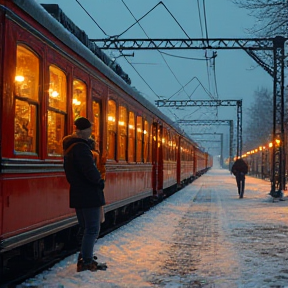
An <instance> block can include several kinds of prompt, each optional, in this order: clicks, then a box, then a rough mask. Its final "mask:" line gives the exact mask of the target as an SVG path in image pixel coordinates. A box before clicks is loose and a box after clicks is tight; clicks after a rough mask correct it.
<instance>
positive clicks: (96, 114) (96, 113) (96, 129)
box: [92, 101, 101, 151]
mask: <svg viewBox="0 0 288 288" xmlns="http://www.w3.org/2000/svg"><path fill="white" fill-rule="evenodd" d="M100 116H101V115H100V104H99V103H97V102H95V101H93V118H94V119H93V123H94V125H93V129H92V138H93V139H94V140H95V149H96V150H98V151H100V119H101V117H100Z"/></svg>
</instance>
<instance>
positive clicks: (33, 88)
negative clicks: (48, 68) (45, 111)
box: [15, 45, 39, 102]
mask: <svg viewBox="0 0 288 288" xmlns="http://www.w3.org/2000/svg"><path fill="white" fill-rule="evenodd" d="M38 87H39V59H38V57H37V56H36V55H35V54H33V53H32V52H31V51H30V50H28V49H27V48H25V47H23V46H21V45H18V46H17V64H16V76H15V94H16V95H17V96H19V97H24V98H26V99H30V100H34V101H37V102H38V100H39V95H38Z"/></svg>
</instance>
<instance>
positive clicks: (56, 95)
mask: <svg viewBox="0 0 288 288" xmlns="http://www.w3.org/2000/svg"><path fill="white" fill-rule="evenodd" d="M50 95H51V97H54V98H56V97H58V96H59V93H58V92H57V91H52V93H50Z"/></svg>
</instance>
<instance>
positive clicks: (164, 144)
mask: <svg viewBox="0 0 288 288" xmlns="http://www.w3.org/2000/svg"><path fill="white" fill-rule="evenodd" d="M167 138H168V136H167V129H166V128H163V136H162V149H163V159H164V160H168V154H169V146H168V141H167V140H168V139H167Z"/></svg>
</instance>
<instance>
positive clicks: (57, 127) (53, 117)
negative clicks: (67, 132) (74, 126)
mask: <svg viewBox="0 0 288 288" xmlns="http://www.w3.org/2000/svg"><path fill="white" fill-rule="evenodd" d="M64 125H65V115H63V114H60V113H57V112H54V111H48V129H47V152H48V156H61V155H62V139H63V137H64Z"/></svg>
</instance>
